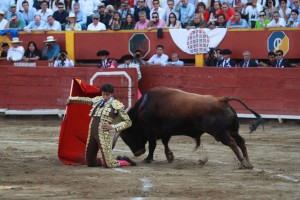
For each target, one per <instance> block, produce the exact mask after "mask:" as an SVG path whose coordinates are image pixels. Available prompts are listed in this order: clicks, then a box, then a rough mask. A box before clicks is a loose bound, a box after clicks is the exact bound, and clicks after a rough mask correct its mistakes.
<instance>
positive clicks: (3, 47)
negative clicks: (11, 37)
mask: <svg viewBox="0 0 300 200" xmlns="http://www.w3.org/2000/svg"><path fill="white" fill-rule="evenodd" d="M8 49H9V45H8V43H6V42H3V43H1V45H0V50H1V54H0V60H7V51H8Z"/></svg>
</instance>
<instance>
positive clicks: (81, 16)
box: [71, 3, 87, 30]
mask: <svg viewBox="0 0 300 200" xmlns="http://www.w3.org/2000/svg"><path fill="white" fill-rule="evenodd" d="M71 12H72V13H74V14H75V16H76V22H77V23H79V24H80V25H81V29H82V30H86V22H87V17H86V14H85V12H84V11H82V10H81V9H80V4H79V3H74V5H73V10H72V11H71Z"/></svg>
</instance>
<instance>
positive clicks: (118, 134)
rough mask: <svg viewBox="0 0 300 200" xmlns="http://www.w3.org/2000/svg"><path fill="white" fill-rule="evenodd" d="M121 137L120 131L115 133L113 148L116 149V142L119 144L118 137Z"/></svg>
mask: <svg viewBox="0 0 300 200" xmlns="http://www.w3.org/2000/svg"><path fill="white" fill-rule="evenodd" d="M119 137H120V132H116V133H115V135H114V139H113V141H112V144H111V149H114V148H115V146H116V144H117V140H118V138H119Z"/></svg>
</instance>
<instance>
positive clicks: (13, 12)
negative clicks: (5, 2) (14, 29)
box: [6, 1, 23, 21]
mask: <svg viewBox="0 0 300 200" xmlns="http://www.w3.org/2000/svg"><path fill="white" fill-rule="evenodd" d="M11 2H14V1H11ZM15 15H17V16H18V18H19V19H23V18H22V14H21V12H19V11H18V10H17V5H16V4H15V3H13V4H11V5H10V10H9V12H7V13H6V20H7V21H9V20H10V19H11V18H12V17H13V16H15Z"/></svg>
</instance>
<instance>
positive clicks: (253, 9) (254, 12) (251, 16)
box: [242, 0, 263, 28]
mask: <svg viewBox="0 0 300 200" xmlns="http://www.w3.org/2000/svg"><path fill="white" fill-rule="evenodd" d="M262 10H263V7H262V5H260V4H258V3H257V0H251V4H250V5H249V4H245V6H244V8H243V9H242V14H243V15H246V16H247V17H248V22H249V23H248V27H250V28H254V27H255V23H256V21H257V20H259V16H258V14H259V12H260V11H262Z"/></svg>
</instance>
